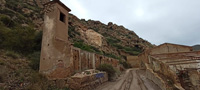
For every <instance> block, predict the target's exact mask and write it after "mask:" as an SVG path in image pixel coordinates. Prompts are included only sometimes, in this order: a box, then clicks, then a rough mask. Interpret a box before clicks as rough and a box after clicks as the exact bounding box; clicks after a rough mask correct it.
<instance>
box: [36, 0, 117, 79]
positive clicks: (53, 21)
mask: <svg viewBox="0 0 200 90" xmlns="http://www.w3.org/2000/svg"><path fill="white" fill-rule="evenodd" d="M69 11H70V9H69V8H68V7H66V6H65V5H64V4H63V3H62V2H60V1H59V0H53V1H50V2H48V3H46V4H44V28H43V38H42V49H41V57H40V70H39V71H40V73H43V74H45V75H46V76H47V77H48V78H49V79H51V80H55V79H66V78H67V77H69V76H71V75H73V74H74V73H76V72H81V71H83V70H87V69H95V68H96V67H98V66H99V65H100V64H103V63H108V64H111V65H112V66H113V67H115V68H117V69H119V68H120V67H119V65H118V64H119V61H118V60H116V59H113V58H109V57H105V56H102V55H99V54H96V53H91V52H87V51H84V50H81V49H80V48H75V47H73V46H72V45H71V43H70V42H69V40H68V12H69Z"/></svg>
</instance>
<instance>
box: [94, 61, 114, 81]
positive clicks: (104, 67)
mask: <svg viewBox="0 0 200 90" xmlns="http://www.w3.org/2000/svg"><path fill="white" fill-rule="evenodd" d="M97 70H100V71H105V72H107V73H108V80H112V77H113V76H114V75H115V73H116V71H115V69H114V68H113V66H112V65H110V64H106V63H105V64H101V65H99V67H98V68H97Z"/></svg>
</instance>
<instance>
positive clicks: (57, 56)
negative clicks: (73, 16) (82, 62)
mask: <svg viewBox="0 0 200 90" xmlns="http://www.w3.org/2000/svg"><path fill="white" fill-rule="evenodd" d="M69 11H70V9H69V8H68V7H66V6H65V5H64V4H63V3H62V2H60V1H59V0H53V1H50V2H48V3H46V4H44V27H43V38H42V49H41V57H40V70H39V71H40V73H43V74H45V75H47V77H48V78H49V79H65V78H66V77H68V76H70V74H71V73H70V65H71V62H72V59H71V46H70V45H71V44H70V42H69V40H68V12H69Z"/></svg>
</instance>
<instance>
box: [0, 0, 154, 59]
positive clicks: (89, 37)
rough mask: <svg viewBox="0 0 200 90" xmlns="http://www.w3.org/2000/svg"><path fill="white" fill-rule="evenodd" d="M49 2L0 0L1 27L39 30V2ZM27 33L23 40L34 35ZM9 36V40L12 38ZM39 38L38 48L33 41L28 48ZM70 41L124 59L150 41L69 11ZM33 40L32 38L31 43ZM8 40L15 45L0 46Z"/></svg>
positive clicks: (40, 26)
mask: <svg viewBox="0 0 200 90" xmlns="http://www.w3.org/2000/svg"><path fill="white" fill-rule="evenodd" d="M48 1H49V0H0V5H1V9H0V13H1V14H0V20H1V22H0V25H1V27H2V28H5V29H8V30H10V32H13V31H11V30H13V29H14V30H16V32H18V31H20V30H22V29H23V30H30V31H28V32H32V33H34V34H35V33H37V32H39V31H42V24H43V18H42V17H43V13H42V6H41V5H42V4H43V3H45V2H48ZM5 29H4V30H5ZM32 30H35V31H36V32H35V31H32ZM4 32H5V31H4ZM22 32H24V31H22ZM3 34H5V33H3ZM30 34H31V33H30ZM16 35H18V34H16ZM16 35H15V36H16ZM19 35H21V33H19ZM29 36H30V35H29ZM29 36H27V37H26V38H28V40H26V41H29V40H30V39H31V40H32V39H34V38H35V36H33V37H32V38H30V37H29ZM36 36H37V35H36ZM5 37H6V36H2V37H0V41H3V39H4V40H7V39H8V38H5ZM8 37H9V36H8ZM22 38H23V37H22ZM10 39H11V40H12V39H13V38H10ZM24 39H25V38H24ZM40 40H41V39H38V40H35V41H37V42H36V43H37V47H34V46H31V45H32V43H31V44H30V45H29V44H28V45H29V47H30V49H34V48H38V46H39V45H40V44H38V43H39V41H40ZM69 40H70V41H71V42H72V43H73V45H74V46H75V47H79V48H81V49H83V50H87V51H90V52H95V53H98V54H102V55H106V56H109V57H113V58H117V59H123V58H124V59H125V56H127V55H138V54H139V53H141V52H142V51H143V50H144V49H146V48H149V47H152V45H151V43H149V42H148V41H146V40H143V39H142V38H140V37H139V36H138V35H137V34H136V33H134V32H133V31H130V30H128V29H126V28H124V27H123V26H118V25H116V24H113V23H112V22H109V23H108V24H107V25H106V24H103V23H101V22H100V21H93V20H87V21H86V20H84V19H82V20H80V19H78V18H77V17H76V16H74V15H72V14H70V15H69ZM19 41H20V42H19V43H18V44H20V43H23V41H24V40H19ZM35 41H33V43H34V42H35ZM8 43H9V44H12V45H15V43H16V42H0V44H1V46H2V47H4V46H5V47H8V46H9V45H7V44H8ZM24 47H28V46H24ZM24 47H20V48H24ZM8 48H9V49H12V50H13V48H14V49H15V48H16V46H15V47H12V46H10V47H8ZM16 49H19V48H16ZM30 49H29V50H30ZM38 50H39V49H38ZM24 51H25V50H24ZM32 51H34V50H32ZM20 52H21V51H20Z"/></svg>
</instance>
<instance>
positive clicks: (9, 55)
mask: <svg viewBox="0 0 200 90" xmlns="http://www.w3.org/2000/svg"><path fill="white" fill-rule="evenodd" d="M6 56H8V57H12V58H13V59H18V58H19V57H20V55H19V54H18V53H15V52H14V51H7V52H6Z"/></svg>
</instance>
